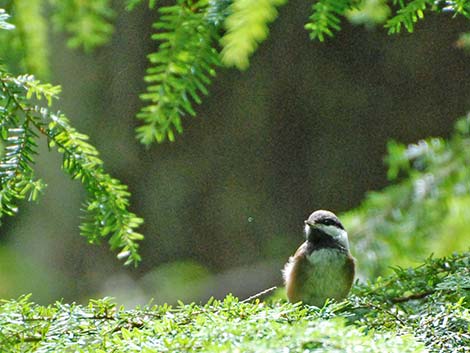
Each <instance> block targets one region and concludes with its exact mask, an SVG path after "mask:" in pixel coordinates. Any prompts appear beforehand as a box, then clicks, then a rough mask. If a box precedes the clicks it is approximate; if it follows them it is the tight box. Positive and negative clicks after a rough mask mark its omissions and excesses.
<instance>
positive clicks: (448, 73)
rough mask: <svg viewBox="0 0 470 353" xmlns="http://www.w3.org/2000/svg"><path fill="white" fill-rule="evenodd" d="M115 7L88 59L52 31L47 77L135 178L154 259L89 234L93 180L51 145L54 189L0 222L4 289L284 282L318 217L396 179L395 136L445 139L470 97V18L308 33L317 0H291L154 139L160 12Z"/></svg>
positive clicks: (138, 299)
mask: <svg viewBox="0 0 470 353" xmlns="http://www.w3.org/2000/svg"><path fill="white" fill-rule="evenodd" d="M116 9H117V10H118V11H119V13H118V16H117V20H116V32H115V33H114V35H113V37H112V40H111V42H110V43H109V44H108V45H106V46H104V47H102V48H100V49H98V50H97V51H95V52H94V53H92V54H85V53H83V52H81V51H78V50H70V49H68V48H67V47H66V44H65V41H66V39H65V37H63V36H61V35H58V34H54V33H51V34H50V35H51V37H50V41H51V45H52V48H51V53H52V55H51V67H52V82H53V83H54V84H61V85H62V87H63V94H62V96H61V100H60V102H59V103H58V106H59V107H60V109H61V110H63V111H65V112H67V115H68V116H69V117H71V119H72V123H73V124H74V126H75V127H76V128H77V129H78V130H79V131H82V132H84V133H86V134H88V135H90V137H91V141H92V143H94V144H95V146H96V147H97V148H98V150H99V151H101V156H102V158H103V160H104V161H105V166H106V168H107V170H108V171H109V172H110V173H111V174H112V175H113V176H115V177H117V178H119V179H121V180H122V181H123V182H124V183H126V184H128V185H129V188H130V191H131V192H132V195H133V196H132V209H133V211H134V212H136V213H137V214H139V215H140V216H142V217H144V219H145V224H144V226H143V227H142V228H141V231H142V233H143V234H144V235H145V236H146V238H145V241H144V242H143V243H142V246H141V254H142V256H143V261H142V263H141V265H140V266H139V267H138V268H132V267H129V268H127V267H123V266H122V265H121V263H120V262H118V261H117V260H116V258H115V254H114V253H112V252H110V251H109V250H108V246H107V244H103V245H102V246H92V245H88V244H87V243H86V240H85V239H84V238H82V237H80V236H79V230H78V225H79V223H80V203H81V201H82V200H83V189H82V187H81V185H80V184H79V183H77V182H72V181H70V180H69V178H68V177H67V176H65V175H64V174H63V173H61V171H60V159H59V158H60V156H58V155H57V154H56V153H48V151H47V146H46V141H44V142H43V144H42V145H41V146H40V147H41V152H42V153H40V155H39V157H38V160H37V170H38V175H39V176H41V177H42V178H43V179H44V180H45V182H46V183H47V184H48V188H47V190H46V193H45V195H44V196H43V197H42V198H41V200H40V203H39V205H37V204H28V203H23V204H22V207H21V210H20V212H19V214H18V215H17V216H16V217H13V218H5V219H4V224H3V226H2V228H1V229H0V230H1V233H0V234H1V236H0V283H1V284H0V297H1V298H10V297H18V296H19V295H21V294H25V293H33V299H34V300H35V301H37V302H40V303H49V302H52V301H54V300H57V299H61V298H64V300H66V301H77V302H84V301H86V300H87V299H88V298H90V297H101V296H112V297H116V298H117V301H118V302H120V303H123V304H126V305H128V306H131V305H135V304H139V303H147V302H148V301H149V300H150V298H155V302H157V303H162V302H170V303H171V302H175V300H176V299H182V300H183V301H190V300H196V301H203V300H206V299H207V298H209V297H210V296H215V297H222V296H223V295H225V294H227V293H233V294H235V295H237V296H240V297H241V298H244V297H248V296H249V295H251V294H254V293H257V292H259V291H261V290H263V289H265V288H268V287H270V286H273V285H280V284H281V282H282V280H281V272H280V270H281V268H282V266H283V264H284V263H285V261H286V260H287V258H288V256H289V255H291V254H292V253H293V252H294V251H295V249H296V248H297V246H298V245H299V244H300V243H301V242H302V241H303V236H302V231H303V220H304V219H305V218H306V217H307V216H308V215H309V214H310V212H312V211H313V210H315V209H318V208H325V209H330V210H332V211H334V212H338V213H341V212H344V211H346V210H349V209H351V208H354V207H356V206H358V205H359V203H360V201H361V200H362V199H363V198H364V195H365V193H366V191H368V190H377V189H380V188H382V187H384V186H385V185H387V180H386V168H385V166H384V164H383V157H384V154H385V152H386V143H387V141H388V140H389V139H395V140H398V141H401V142H404V143H410V142H415V141H417V140H419V139H421V138H424V137H427V136H430V135H436V136H444V137H446V136H449V134H450V132H451V130H452V125H453V123H454V121H455V120H456V119H457V118H458V117H460V116H462V115H464V114H465V113H466V112H467V109H468V108H469V106H470V81H469V80H467V79H466V78H467V75H468V71H467V70H468V65H469V63H470V58H469V57H468V56H466V55H465V53H464V52H463V51H462V50H460V49H458V48H457V47H456V46H455V42H456V41H457V39H458V36H459V34H460V33H461V32H463V31H465V30H466V29H467V27H468V23H466V21H465V20H461V19H460V20H459V19H452V17H451V16H450V15H449V16H445V15H441V16H438V17H437V16H433V15H429V16H428V17H427V19H426V21H424V22H421V23H418V25H417V27H416V32H415V33H414V34H405V33H404V34H401V35H397V36H388V35H387V34H386V32H385V31H384V30H374V29H365V28H363V27H354V26H352V25H351V24H348V23H346V22H344V23H343V30H342V31H341V32H339V33H338V34H337V35H336V37H335V38H334V39H332V40H328V41H327V42H326V43H318V42H312V41H310V40H309V38H308V33H307V32H306V31H305V30H304V29H303V23H305V21H306V19H307V17H308V14H309V12H310V4H309V2H307V1H291V2H289V3H288V4H287V5H286V6H284V7H282V8H281V9H280V16H279V18H278V20H277V21H276V22H275V23H274V24H273V25H272V26H271V34H270V37H269V38H268V40H267V41H266V42H264V43H263V44H262V45H261V46H260V48H259V50H258V51H257V52H256V54H255V55H254V56H253V57H252V61H251V66H250V68H249V69H248V70H246V71H244V72H238V71H236V70H229V69H220V70H218V76H217V78H216V80H215V82H214V84H213V85H212V86H211V88H210V96H208V97H206V98H205V100H204V103H203V104H202V105H201V106H198V107H197V112H198V116H197V117H196V118H187V119H185V121H184V133H183V135H180V136H178V137H177V140H176V142H174V143H164V144H162V145H154V146H152V147H151V148H150V149H149V150H147V149H146V148H145V147H144V146H142V145H140V144H139V143H138V141H137V140H136V139H135V134H134V128H135V127H136V126H137V124H138V123H137V121H136V120H135V118H134V115H135V113H136V112H137V111H138V109H139V107H140V106H141V105H142V103H141V102H140V100H139V98H138V94H139V93H142V92H143V91H144V90H145V85H144V82H143V80H142V77H143V75H144V71H145V68H146V67H147V61H146V58H145V55H146V54H148V53H150V52H151V51H153V50H155V45H156V44H155V43H154V42H152V41H151V40H150V39H149V37H150V28H151V23H152V21H154V20H155V18H156V13H154V12H150V11H148V10H147V9H145V8H143V7H141V8H138V9H136V10H135V11H134V12H126V11H124V10H119V8H118V7H116ZM346 227H347V224H346ZM446 241H449V242H452V239H447V240H446ZM350 242H351V246H352V252H353V254H354V255H355V256H356V257H357V258H358V261H359V269H360V258H361V255H362V254H357V253H354V238H351V239H350ZM450 247H451V246H450ZM421 260H422V258H417V259H416V263H419V262H420V261H421Z"/></svg>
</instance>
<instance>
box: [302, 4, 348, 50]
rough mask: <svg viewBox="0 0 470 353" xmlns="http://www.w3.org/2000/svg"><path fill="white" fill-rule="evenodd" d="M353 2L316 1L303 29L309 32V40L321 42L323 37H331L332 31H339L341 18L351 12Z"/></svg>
mask: <svg viewBox="0 0 470 353" xmlns="http://www.w3.org/2000/svg"><path fill="white" fill-rule="evenodd" d="M353 1H354V0H318V1H315V3H314V4H313V5H312V9H313V13H312V15H311V16H310V18H309V21H308V22H307V24H306V25H305V28H306V29H307V30H308V31H310V38H311V39H318V40H320V41H321V42H323V41H324V40H325V36H329V37H333V30H336V31H339V30H340V29H341V27H340V23H341V17H344V16H345V15H346V12H347V11H348V10H351V9H352V8H353V7H352V2H353Z"/></svg>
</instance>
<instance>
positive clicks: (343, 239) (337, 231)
mask: <svg viewBox="0 0 470 353" xmlns="http://www.w3.org/2000/svg"><path fill="white" fill-rule="evenodd" d="M316 226H317V228H318V229H321V230H322V231H323V232H325V233H326V234H329V235H330V236H331V237H333V239H335V240H337V241H338V242H339V243H340V244H341V245H343V246H344V247H345V248H346V249H349V241H348V233H347V232H346V231H345V230H344V229H341V228H338V227H335V226H327V225H324V224H317V225H316Z"/></svg>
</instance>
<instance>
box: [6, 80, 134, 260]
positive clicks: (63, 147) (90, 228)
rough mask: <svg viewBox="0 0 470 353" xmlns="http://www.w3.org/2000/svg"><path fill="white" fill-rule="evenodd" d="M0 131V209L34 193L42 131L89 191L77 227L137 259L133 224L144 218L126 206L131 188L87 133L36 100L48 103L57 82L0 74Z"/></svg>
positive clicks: (9, 209)
mask: <svg viewBox="0 0 470 353" xmlns="http://www.w3.org/2000/svg"><path fill="white" fill-rule="evenodd" d="M0 82H1V87H2V90H1V96H0V100H1V102H0V103H1V106H2V107H3V108H2V109H1V110H0V132H1V137H2V142H3V149H4V151H5V152H4V155H2V159H1V161H0V186H1V190H0V212H1V214H8V215H11V214H14V213H15V212H16V211H17V208H16V204H15V201H16V200H18V199H23V198H25V197H26V196H27V195H29V199H35V198H36V197H37V195H38V193H39V192H40V191H41V190H42V189H43V188H44V184H43V183H42V182H40V181H38V180H35V179H34V170H33V168H32V163H33V155H34V154H35V147H36V139H37V138H38V135H39V134H42V135H44V136H45V137H46V138H47V140H48V142H49V146H50V147H57V149H58V151H59V152H60V153H62V155H63V162H62V167H63V169H64V171H65V172H66V173H68V174H69V175H70V176H71V177H72V178H73V179H78V180H80V181H81V182H82V184H83V185H84V187H85V189H86V191H87V195H88V196H87V200H86V202H85V206H84V212H85V216H84V222H83V223H82V225H81V227H80V229H81V233H82V235H84V236H85V237H86V238H87V239H88V240H89V241H90V242H98V241H100V240H101V239H102V238H105V237H107V238H108V242H109V244H110V245H111V248H112V249H119V251H120V252H119V255H118V257H119V258H127V260H126V264H129V263H132V262H133V263H137V262H138V261H139V260H140V256H139V254H138V241H139V240H141V239H142V235H141V234H139V233H137V232H136V231H135V229H136V228H137V227H138V226H139V225H140V224H141V223H142V219H141V218H139V217H137V216H136V215H135V214H134V213H132V212H129V211H128V207H129V196H130V194H129V192H128V191H127V187H126V186H125V185H123V184H121V183H120V182H119V181H118V180H117V179H114V178H112V177H111V176H110V175H109V174H107V173H105V171H104V168H103V162H102V161H101V159H100V158H99V154H98V151H97V150H96V149H95V147H94V146H92V145H91V144H90V143H89V142H88V136H86V135H84V134H81V133H79V132H77V131H76V130H75V129H74V128H73V127H72V126H71V125H70V123H69V121H68V119H67V118H66V117H65V116H64V115H63V114H58V113H52V112H50V111H49V109H48V108H45V107H43V106H38V105H34V104H32V103H31V101H30V99H31V98H32V97H33V96H34V97H35V98H36V99H39V100H46V101H47V102H48V104H49V105H50V104H51V102H52V99H53V98H55V97H57V94H58V93H59V92H60V88H59V87H57V86H52V85H50V84H42V83H40V82H39V81H37V80H35V79H34V77H33V76H31V75H23V76H18V77H14V76H10V75H8V74H6V73H4V72H2V73H1V74H0Z"/></svg>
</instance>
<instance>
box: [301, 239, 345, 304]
mask: <svg viewBox="0 0 470 353" xmlns="http://www.w3.org/2000/svg"><path fill="white" fill-rule="evenodd" d="M349 259H350V255H349V254H348V253H345V252H344V251H340V250H338V249H328V248H326V249H318V250H314V251H312V253H311V254H310V255H308V256H307V260H308V264H307V267H308V268H307V269H306V278H305V283H304V284H303V288H302V292H303V293H302V297H303V300H304V301H305V302H311V303H313V304H314V305H317V306H322V305H323V303H324V301H325V299H326V298H335V299H337V300H339V299H343V298H344V297H345V296H346V295H347V293H348V292H349V289H350V288H351V282H352V281H351V276H350V275H349V274H350V272H349V270H348V263H349Z"/></svg>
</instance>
